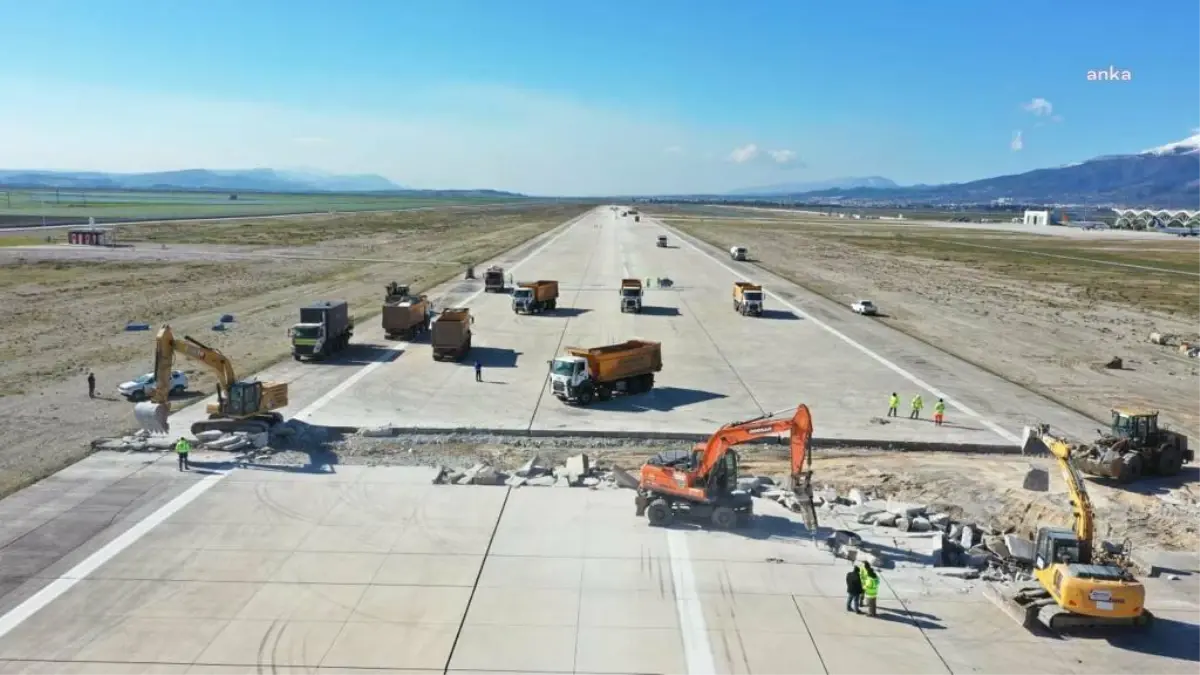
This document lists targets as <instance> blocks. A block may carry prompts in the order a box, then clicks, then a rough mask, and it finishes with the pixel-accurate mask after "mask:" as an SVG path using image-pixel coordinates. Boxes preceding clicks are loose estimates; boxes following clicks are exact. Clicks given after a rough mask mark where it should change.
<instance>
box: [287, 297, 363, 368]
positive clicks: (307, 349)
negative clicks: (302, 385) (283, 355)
mask: <svg viewBox="0 0 1200 675" xmlns="http://www.w3.org/2000/svg"><path fill="white" fill-rule="evenodd" d="M353 334H354V321H353V320H352V319H351V318H350V304H349V303H347V302H346V301H345V300H319V301H317V302H314V303H312V304H311V305H307V306H305V307H301V308H300V323H297V324H295V325H293V326H292V327H291V328H290V329H288V337H290V338H291V340H292V358H294V359H296V360H297V361H300V360H301V359H303V358H304V357H308V358H309V359H312V360H317V359H324V358H326V357H328V356H330V355H332V354H336V353H338V352H340V351H342V350H343V349H345V348H346V347H347V346H348V345H349V344H350V336H351V335H353Z"/></svg>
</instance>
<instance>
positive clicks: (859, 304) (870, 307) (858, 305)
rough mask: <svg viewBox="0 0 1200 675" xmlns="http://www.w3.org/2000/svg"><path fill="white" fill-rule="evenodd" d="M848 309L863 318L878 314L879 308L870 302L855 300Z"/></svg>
mask: <svg viewBox="0 0 1200 675" xmlns="http://www.w3.org/2000/svg"><path fill="white" fill-rule="evenodd" d="M850 309H853V310H854V311H855V312H857V313H858V314H862V315H864V316H874V315H875V314H877V313H879V308H878V307H876V306H875V303H873V302H871V301H870V300H857V301H855V303H854V304H853V305H850Z"/></svg>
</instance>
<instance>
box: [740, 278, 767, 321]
mask: <svg viewBox="0 0 1200 675" xmlns="http://www.w3.org/2000/svg"><path fill="white" fill-rule="evenodd" d="M733 311H735V312H737V313H738V314H741V315H742V316H762V313H763V287H762V286H760V285H758V284H752V283H750V282H749V281H735V282H733Z"/></svg>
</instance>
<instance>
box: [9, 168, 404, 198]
mask: <svg viewBox="0 0 1200 675" xmlns="http://www.w3.org/2000/svg"><path fill="white" fill-rule="evenodd" d="M0 185H6V186H11V187H24V188H70V189H82V190H230V191H238V190H244V191H247V192H383V191H392V190H405V189H406V188H404V187H403V186H400V185H396V184H395V183H393V182H391V181H390V180H388V179H386V178H384V177H383V176H377V175H375V174H354V175H339V174H327V173H320V172H315V171H278V170H275V169H246V170H234V171H215V170H212V169H184V170H181V171H156V172H153V173H102V172H94V171H30V170H0Z"/></svg>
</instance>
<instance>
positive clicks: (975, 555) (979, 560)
mask: <svg viewBox="0 0 1200 675" xmlns="http://www.w3.org/2000/svg"><path fill="white" fill-rule="evenodd" d="M991 559H992V554H991V553H988V552H987V551H986V550H984V548H983V547H982V546H977V547H975V548H972V549H969V550H967V551H965V552H964V553H963V562H964V563H965V564H966V566H967V567H976V568H979V569H983V568H984V567H987V566H988V562H989V561H991Z"/></svg>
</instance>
